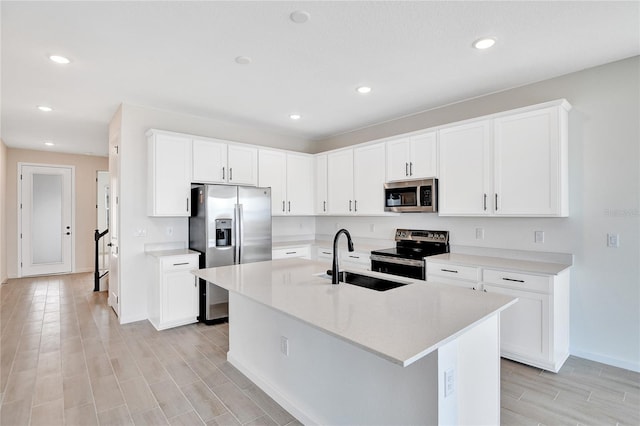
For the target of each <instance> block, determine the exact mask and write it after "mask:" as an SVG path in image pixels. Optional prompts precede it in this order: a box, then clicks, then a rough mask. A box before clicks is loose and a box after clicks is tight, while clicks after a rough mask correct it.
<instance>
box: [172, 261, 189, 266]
mask: <svg viewBox="0 0 640 426" xmlns="http://www.w3.org/2000/svg"><path fill="white" fill-rule="evenodd" d="M188 264H189V262H182V263H174V264H173V266H180V265H188Z"/></svg>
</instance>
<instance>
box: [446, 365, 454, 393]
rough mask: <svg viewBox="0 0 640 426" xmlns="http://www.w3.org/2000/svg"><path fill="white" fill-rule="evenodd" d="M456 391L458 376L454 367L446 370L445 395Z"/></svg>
mask: <svg viewBox="0 0 640 426" xmlns="http://www.w3.org/2000/svg"><path fill="white" fill-rule="evenodd" d="M455 391H456V377H455V371H454V369H453V368H450V369H448V370H446V371H445V372H444V397H445V398H447V397H449V396H451V395H453V394H454V392H455Z"/></svg>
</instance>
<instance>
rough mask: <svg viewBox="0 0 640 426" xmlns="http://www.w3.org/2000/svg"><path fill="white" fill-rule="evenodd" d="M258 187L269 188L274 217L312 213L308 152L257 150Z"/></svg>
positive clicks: (310, 157)
mask: <svg viewBox="0 0 640 426" xmlns="http://www.w3.org/2000/svg"><path fill="white" fill-rule="evenodd" d="M258 156H259V165H258V169H259V178H258V182H259V185H260V186H268V187H271V212H272V214H273V215H274V216H283V215H312V214H313V213H314V205H313V203H314V192H313V181H314V176H315V172H314V159H313V156H311V155H304V154H293V153H285V152H283V151H275V150H268V149H260V150H259V153H258Z"/></svg>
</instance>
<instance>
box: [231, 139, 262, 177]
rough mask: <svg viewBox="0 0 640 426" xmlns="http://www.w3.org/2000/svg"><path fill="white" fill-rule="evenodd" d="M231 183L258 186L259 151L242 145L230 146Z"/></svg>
mask: <svg viewBox="0 0 640 426" xmlns="http://www.w3.org/2000/svg"><path fill="white" fill-rule="evenodd" d="M227 149H228V162H227V164H228V165H229V179H228V182H229V183H233V184H237V185H252V186H257V185H258V150H257V149H256V148H252V147H248V146H240V145H229V146H228V148H227Z"/></svg>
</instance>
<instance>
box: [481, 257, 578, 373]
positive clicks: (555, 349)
mask: <svg viewBox="0 0 640 426" xmlns="http://www.w3.org/2000/svg"><path fill="white" fill-rule="evenodd" d="M483 289H484V291H486V292H488V293H491V292H494V293H500V294H506V295H508V296H512V297H517V298H518V301H517V302H516V304H515V305H513V306H511V307H509V308H507V309H506V310H505V311H504V312H502V314H501V318H500V352H501V355H502V356H503V357H505V358H508V359H512V360H514V361H518V362H522V363H524V364H529V365H533V366H535V367H539V368H543V369H545V370H549V371H553V372H556V373H557V372H558V370H560V367H562V364H564V362H565V361H566V359H567V358H568V357H569V271H568V270H565V271H563V272H561V273H560V274H558V275H545V276H540V275H529V274H522V273H513V272H508V271H501V270H495V269H485V270H484V272H483Z"/></svg>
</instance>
